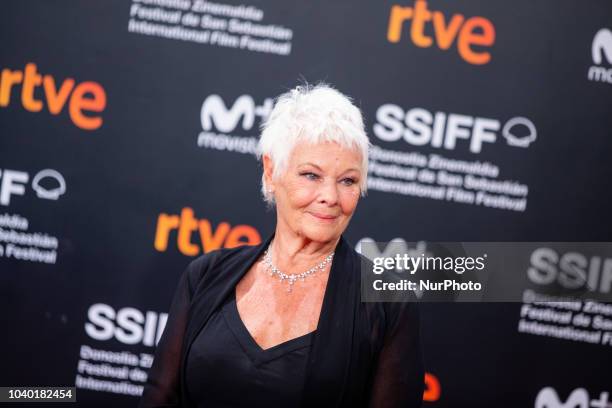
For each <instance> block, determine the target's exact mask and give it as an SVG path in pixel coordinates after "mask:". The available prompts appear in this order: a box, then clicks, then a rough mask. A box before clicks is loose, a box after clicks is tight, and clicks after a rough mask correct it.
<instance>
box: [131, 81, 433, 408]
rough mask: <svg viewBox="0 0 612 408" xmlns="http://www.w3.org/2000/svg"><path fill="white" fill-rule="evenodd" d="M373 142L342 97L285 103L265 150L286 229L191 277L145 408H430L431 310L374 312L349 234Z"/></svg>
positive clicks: (269, 191)
mask: <svg viewBox="0 0 612 408" xmlns="http://www.w3.org/2000/svg"><path fill="white" fill-rule="evenodd" d="M368 146H369V141H368V138H367V136H366V134H365V131H364V126H363V119H362V117H361V113H360V112H359V109H357V108H356V107H355V106H354V105H353V104H352V103H351V101H350V99H348V98H347V97H346V96H344V95H343V94H341V93H340V92H338V91H336V90H335V89H332V88H331V87H329V86H327V85H323V84H321V85H318V86H315V87H308V86H306V87H297V88H295V89H293V90H291V91H290V92H288V93H286V94H283V95H281V96H280V97H279V98H278V99H277V102H276V104H275V106H274V109H273V110H272V113H271V114H270V117H269V119H268V120H267V121H266V123H265V124H264V125H263V132H262V135H261V140H260V142H259V156H260V157H261V159H262V161H263V175H262V192H263V196H264V199H265V200H266V201H267V202H268V203H270V205H271V206H275V208H276V228H275V232H274V233H273V234H272V235H271V236H270V237H268V238H267V239H266V240H265V242H263V243H262V244H260V245H257V246H243V247H239V248H232V249H221V250H217V251H213V252H209V253H207V254H205V255H203V256H201V257H199V258H197V259H196V260H194V261H193V262H192V263H191V264H190V265H189V267H188V268H187V269H186V270H185V272H184V273H183V275H182V277H181V280H180V282H179V284H178V288H177V289H176V292H175V295H174V298H173V301H172V305H171V307H170V312H169V316H168V322H167V324H166V328H165V330H164V333H163V335H162V337H161V339H160V342H159V344H158V347H157V350H156V353H155V359H154V362H153V366H152V367H151V369H150V371H149V378H148V381H147V384H146V387H145V390H144V393H143V396H142V399H141V401H140V407H170V406H172V407H178V406H180V407H264V406H265V407H298V406H302V407H366V406H368V407H418V406H420V405H421V400H422V395H423V377H424V371H423V363H422V358H421V350H420V342H419V320H418V311H417V304H416V303H412V302H411V303H365V302H361V297H360V293H361V292H360V284H361V278H360V276H361V275H360V267H361V263H362V262H364V260H363V258H362V257H361V255H359V254H358V253H356V252H355V250H354V249H353V248H352V246H351V245H350V244H349V243H348V242H347V241H346V239H345V238H344V237H343V235H342V234H343V232H344V230H345V229H346V227H347V226H348V224H349V221H350V220H351V217H352V216H353V213H354V212H355V208H356V207H357V202H358V201H359V198H360V196H361V195H363V194H364V193H365V191H366V181H367V167H368Z"/></svg>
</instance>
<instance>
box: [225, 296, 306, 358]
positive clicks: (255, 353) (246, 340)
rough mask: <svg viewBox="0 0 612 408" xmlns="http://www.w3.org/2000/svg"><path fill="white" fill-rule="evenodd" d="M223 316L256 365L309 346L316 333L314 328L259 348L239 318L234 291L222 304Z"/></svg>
mask: <svg viewBox="0 0 612 408" xmlns="http://www.w3.org/2000/svg"><path fill="white" fill-rule="evenodd" d="M223 316H224V318H225V320H226V322H227V324H228V326H229V327H230V330H231V331H232V333H233V334H234V336H235V337H236V339H237V340H238V342H239V343H240V345H241V346H242V348H243V350H244V351H245V353H246V354H247V355H248V356H249V358H250V359H251V360H252V361H253V362H254V363H255V364H256V365H260V364H264V363H267V362H269V361H272V360H275V359H277V358H279V357H282V356H284V355H285V354H288V353H291V352H292V351H296V350H299V349H301V348H305V347H309V346H310V345H311V344H312V340H313V338H314V335H315V333H316V329H315V330H314V331H311V332H309V333H306V334H303V335H301V336H298V337H294V338H293V339H289V340H287V341H284V342H282V343H279V344H277V345H275V346H272V347H269V348H267V349H263V348H261V346H260V345H259V344H258V343H257V342H256V341H255V339H254V338H253V336H252V335H251V333H250V332H249V330H248V329H247V327H246V325H245V324H244V322H243V321H242V319H241V318H240V313H239V312H238V305H237V304H236V293H235V292H234V291H232V295H231V297H230V299H229V300H228V302H227V303H226V304H225V305H224V306H223Z"/></svg>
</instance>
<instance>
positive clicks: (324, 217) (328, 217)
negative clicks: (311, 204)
mask: <svg viewBox="0 0 612 408" xmlns="http://www.w3.org/2000/svg"><path fill="white" fill-rule="evenodd" d="M310 215H312V216H313V217H315V218H318V219H320V220H322V221H333V220H335V219H336V218H338V216H337V215H329V214H320V213H315V212H310Z"/></svg>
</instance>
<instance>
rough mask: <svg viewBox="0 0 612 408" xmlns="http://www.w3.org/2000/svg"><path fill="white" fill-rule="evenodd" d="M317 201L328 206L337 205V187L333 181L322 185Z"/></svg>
mask: <svg viewBox="0 0 612 408" xmlns="http://www.w3.org/2000/svg"><path fill="white" fill-rule="evenodd" d="M318 201H319V202H320V203H325V204H327V205H330V206H331V205H336V204H337V203H338V186H337V185H336V182H335V181H334V180H331V181H326V182H324V183H322V185H321V190H320V191H319V200H318Z"/></svg>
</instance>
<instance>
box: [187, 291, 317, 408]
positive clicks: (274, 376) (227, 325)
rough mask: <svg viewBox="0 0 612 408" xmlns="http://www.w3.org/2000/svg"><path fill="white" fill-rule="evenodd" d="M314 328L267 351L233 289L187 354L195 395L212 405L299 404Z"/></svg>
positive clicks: (204, 404)
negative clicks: (241, 311) (244, 316)
mask: <svg viewBox="0 0 612 408" xmlns="http://www.w3.org/2000/svg"><path fill="white" fill-rule="evenodd" d="M314 333H315V332H310V333H307V334H305V335H303V336H300V337H297V338H294V339H291V340H289V341H286V342H284V343H281V344H278V345H276V346H274V347H271V348H268V349H265V350H264V349H262V348H261V347H260V346H259V345H258V344H257V342H255V340H254V339H253V337H252V336H251V334H250V333H249V331H248V329H247V328H246V326H245V325H244V323H243V322H242V319H241V318H240V314H239V313H238V308H237V305H236V297H235V292H232V295H231V296H230V297H229V298H228V299H227V300H226V301H225V302H224V304H223V305H222V306H221V308H220V309H218V310H217V311H216V312H215V313H213V315H212V316H211V317H210V318H209V320H208V322H207V323H206V325H205V326H204V327H203V328H202V330H201V331H200V333H199V334H198V336H197V337H196V339H195V340H194V343H193V345H192V347H191V349H190V351H189V354H188V355H187V367H186V370H187V371H186V374H187V375H186V383H187V384H186V386H187V393H188V394H189V398H190V399H191V400H192V401H197V405H198V407H208V408H210V407H236V408H239V407H295V406H298V405H299V404H300V399H299V397H300V395H301V393H302V388H303V386H304V378H305V373H306V363H307V361H308V353H309V350H310V345H311V343H312V338H313V336H314Z"/></svg>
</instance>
